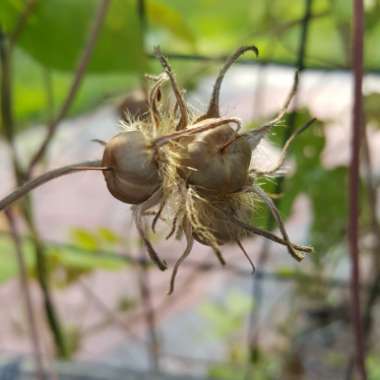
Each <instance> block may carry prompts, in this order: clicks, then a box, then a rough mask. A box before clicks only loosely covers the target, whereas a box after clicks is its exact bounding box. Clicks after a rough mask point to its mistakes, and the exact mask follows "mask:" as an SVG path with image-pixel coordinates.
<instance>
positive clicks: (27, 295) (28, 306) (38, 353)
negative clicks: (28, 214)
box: [5, 210, 46, 380]
mask: <svg viewBox="0 0 380 380" xmlns="http://www.w3.org/2000/svg"><path fill="white" fill-rule="evenodd" d="M5 216H6V218H7V220H8V224H9V228H10V234H11V237H12V240H13V243H14V246H15V251H16V258H17V265H18V269H19V280H20V288H21V290H22V292H21V293H22V296H23V298H24V305H25V311H26V316H27V321H28V325H29V326H28V327H29V333H30V340H31V342H32V346H33V355H34V360H35V364H36V369H37V378H38V379H39V380H45V379H46V376H45V372H44V364H43V359H42V347H41V340H40V336H39V334H38V327H37V321H36V315H35V312H34V308H33V301H32V295H31V291H30V286H29V280H28V270H27V267H26V263H25V259H24V254H23V251H22V242H21V239H20V235H19V233H18V231H17V227H16V221H15V218H14V216H13V213H12V211H11V210H7V211H6V212H5Z"/></svg>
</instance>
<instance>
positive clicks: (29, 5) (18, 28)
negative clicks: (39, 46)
mask: <svg viewBox="0 0 380 380" xmlns="http://www.w3.org/2000/svg"><path fill="white" fill-rule="evenodd" d="M37 3H38V0H28V1H27V2H26V4H25V8H24V9H23V11H22V12H21V14H20V16H19V18H18V20H17V23H16V25H15V27H14V29H13V31H12V33H11V34H10V38H9V48H10V49H11V50H12V49H13V47H14V46H15V45H16V43H17V41H18V40H19V38H20V36H21V34H22V33H23V31H24V30H25V27H26V25H27V23H28V19H29V17H30V15H31V14H32V13H33V11H34V9H35V7H36V5H37Z"/></svg>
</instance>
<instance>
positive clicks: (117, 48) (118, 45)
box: [0, 0, 146, 72]
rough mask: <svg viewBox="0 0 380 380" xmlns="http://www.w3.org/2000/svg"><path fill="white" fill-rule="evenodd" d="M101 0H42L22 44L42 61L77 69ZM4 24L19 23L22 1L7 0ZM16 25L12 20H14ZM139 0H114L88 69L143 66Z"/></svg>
mask: <svg viewBox="0 0 380 380" xmlns="http://www.w3.org/2000/svg"><path fill="white" fill-rule="evenodd" d="M98 4H99V1H98V0H80V1H78V0H65V1H61V0H40V1H38V3H37V5H36V7H35V10H34V11H33V14H32V15H31V17H30V18H29V20H28V23H27V25H26V28H25V30H24V32H23V33H22V35H21V37H20V39H19V41H18V44H19V45H20V46H21V47H22V48H23V49H25V50H26V51H27V52H28V53H29V54H30V55H31V56H32V57H34V58H35V59H36V60H37V61H39V62H40V63H41V64H42V65H44V66H46V67H50V68H53V69H57V70H66V71H72V70H74V68H75V67H76V64H77V61H78V58H79V56H80V54H81V52H82V50H83V47H84V46H85V44H86V41H87V38H88V33H89V29H90V27H91V23H92V22H93V21H94V15H95V11H96V8H97V6H98ZM0 14H1V15H2V16H0V23H1V25H3V27H4V28H6V30H8V31H10V30H12V29H13V28H14V25H15V23H16V21H17V20H18V17H19V15H20V6H19V2H15V1H12V0H2V1H1V3H0ZM11 24H12V25H11ZM145 67H146V62H145V57H144V54H143V44H142V36H141V31H140V24H139V20H138V16H137V11H136V1H135V0H113V1H112V2H111V5H110V7H109V10H108V13H107V17H106V19H105V21H104V24H103V26H102V29H101V32H100V34H99V37H98V40H97V42H96V47H95V49H94V52H93V54H92V58H91V61H90V64H89V66H88V71H89V72H115V71H119V72H125V71H135V72H141V71H144V70H145Z"/></svg>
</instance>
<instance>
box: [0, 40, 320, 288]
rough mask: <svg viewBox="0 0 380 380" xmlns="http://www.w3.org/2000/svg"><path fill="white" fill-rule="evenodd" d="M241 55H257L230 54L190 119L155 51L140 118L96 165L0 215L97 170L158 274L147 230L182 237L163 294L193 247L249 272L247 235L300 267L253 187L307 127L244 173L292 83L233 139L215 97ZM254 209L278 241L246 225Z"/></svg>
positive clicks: (298, 252)
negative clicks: (283, 250)
mask: <svg viewBox="0 0 380 380" xmlns="http://www.w3.org/2000/svg"><path fill="white" fill-rule="evenodd" d="M247 51H253V52H254V53H256V54H258V51H257V48H256V47H255V46H246V47H241V48H239V49H237V50H236V52H235V53H234V54H232V55H231V57H230V58H228V59H227V61H226V62H225V64H224V65H223V67H222V68H221V70H220V72H219V75H218V76H217V79H216V81H215V84H214V86H213V89H212V95H211V99H210V102H209V105H208V108H207V111H206V112H205V113H204V114H200V115H196V114H194V112H190V110H189V107H188V106H187V104H186V101H185V99H184V96H183V91H182V90H181V89H180V87H179V86H178V84H177V81H176V77H175V75H174V73H173V71H172V69H171V66H170V64H169V62H168V61H167V59H166V58H165V57H164V56H163V55H162V54H161V53H160V51H159V49H157V50H156V56H157V57H158V59H159V60H160V63H161V65H162V67H163V72H162V73H161V74H160V75H159V76H156V77H152V76H148V78H149V79H150V80H153V84H152V86H151V88H150V90H149V93H148V96H147V105H148V107H147V108H148V109H147V112H146V113H144V112H143V111H142V110H141V109H140V111H139V112H140V115H139V117H138V118H133V117H131V118H130V120H126V121H125V122H123V130H122V131H121V132H120V133H119V134H117V135H116V136H114V137H113V138H111V139H110V141H108V142H106V143H104V145H105V148H104V153H103V158H102V161H101V162H99V161H94V162H85V163H82V164H75V165H69V166H67V167H63V168H59V169H56V170H53V171H51V172H48V173H45V174H43V175H41V176H40V177H37V178H35V179H34V180H31V181H29V182H28V183H26V184H25V185H23V186H22V187H21V188H19V189H17V190H16V191H14V192H13V193H12V194H10V195H9V196H8V197H6V198H4V199H3V200H1V201H0V210H1V209H4V208H6V207H8V206H9V205H10V204H11V203H12V202H14V201H15V200H17V199H19V198H20V197H21V196H23V195H25V194H26V193H27V192H29V191H31V190H32V189H34V188H35V187H37V186H40V185H41V184H43V183H45V182H47V181H50V180H51V179H53V178H56V177H58V176H61V175H65V174H68V173H72V172H74V171H77V170H101V171H102V172H103V174H104V178H105V181H106V185H107V188H108V190H109V191H110V193H111V194H112V195H113V196H114V197H115V198H117V199H118V200H120V201H122V202H124V203H128V204H132V205H133V206H132V207H133V216H134V221H135V224H136V227H137V230H138V232H139V234H140V237H141V239H142V241H143V242H144V244H145V246H146V248H147V251H148V254H149V255H150V257H151V259H152V260H153V261H154V262H155V263H156V265H157V266H158V267H159V268H160V269H161V270H165V269H166V268H167V264H166V262H165V261H163V260H162V259H161V258H160V257H159V255H158V253H157V252H156V251H155V249H154V248H153V246H152V244H151V241H150V239H149V233H150V230H151V231H152V232H155V229H156V225H157V223H159V222H162V221H164V222H165V223H167V224H169V227H170V232H169V234H168V236H167V239H169V238H170V237H172V236H179V235H184V236H185V239H186V246H185V249H184V251H183V253H182V255H180V257H179V258H178V260H177V261H176V263H175V265H174V267H173V272H172V277H171V282H170V291H169V292H170V293H171V292H173V290H174V283H175V277H176V274H177V272H178V269H179V267H180V265H181V263H182V262H183V261H184V260H185V258H186V257H187V256H188V255H189V254H190V252H191V250H192V247H193V243H194V240H197V241H198V242H200V243H202V244H205V245H207V246H210V247H211V248H212V250H213V251H214V253H215V254H216V256H217V258H218V259H219V261H220V262H221V263H222V264H225V261H224V258H223V256H222V254H221V251H220V246H221V245H223V244H225V243H228V242H233V243H236V244H238V246H239V247H240V248H241V250H242V251H243V253H244V255H245V256H246V257H247V259H248V260H249V261H250V263H251V265H252V268H253V270H254V265H253V262H252V261H251V259H250V258H249V256H248V254H247V252H246V251H245V249H244V247H243V245H242V243H241V241H242V240H243V239H244V238H245V237H246V236H250V235H253V234H256V235H261V236H264V237H265V238H267V239H270V240H272V241H275V242H277V243H279V244H282V245H284V246H286V247H287V249H288V251H289V253H290V254H291V255H292V256H293V257H294V258H295V259H296V260H298V261H300V260H302V259H303V257H304V254H305V253H310V252H311V251H312V248H310V247H305V246H299V245H296V244H293V243H292V242H291V241H290V239H289V236H288V234H287V232H286V230H285V227H284V224H283V222H282V220H281V217H280V214H279V212H278V210H277V208H276V206H275V205H274V203H273V201H272V200H271V198H270V197H269V196H268V195H267V194H266V193H265V192H264V191H263V190H262V189H261V188H260V186H259V185H258V179H259V178H260V177H262V176H267V175H271V174H273V173H276V172H277V171H278V169H279V168H281V166H282V164H283V162H284V160H285V156H286V151H287V148H288V146H289V144H290V143H291V141H292V140H293V139H294V138H295V137H296V136H297V134H298V133H300V132H302V131H303V129H305V128H307V127H308V126H309V125H310V124H311V122H312V121H313V120H311V121H310V122H309V123H308V124H306V125H305V126H304V127H303V128H301V129H300V130H298V131H296V132H295V133H294V134H293V135H292V136H291V137H290V138H289V140H288V141H287V142H286V144H285V146H284V147H283V150H282V153H281V156H280V159H279V160H278V162H277V163H276V165H274V167H273V168H271V169H269V170H259V169H258V168H254V167H251V156H252V151H253V150H254V149H255V148H256V146H257V145H258V143H259V142H260V141H261V139H262V138H263V137H265V135H266V134H267V133H268V132H269V131H270V130H271V129H272V128H273V127H275V126H276V125H278V122H279V121H280V120H281V119H282V117H283V116H284V114H285V113H286V111H287V108H288V105H289V103H290V101H291V99H292V97H293V95H294V92H295V88H296V84H297V75H296V77H295V81H294V86H293V88H292V91H291V92H290V94H289V96H288V98H287V100H286V102H285V105H284V107H283V108H282V110H281V111H280V113H279V114H278V116H277V117H276V118H275V119H273V120H272V121H270V122H268V123H267V124H265V125H264V126H262V127H260V128H257V129H254V130H252V131H249V132H245V133H244V132H243V133H239V131H240V127H241V122H240V120H239V119H238V118H236V117H225V116H221V115H220V111H219V95H220V89H221V85H222V82H223V78H224V76H225V74H226V72H227V71H228V69H229V68H230V67H231V66H232V64H233V63H234V62H236V60H237V59H238V58H239V57H240V56H241V55H242V54H244V53H245V52H247ZM167 83H170V92H171V93H172V94H173V95H174V96H173V98H174V104H173V105H172V106H171V105H170V102H168V101H166V99H164V100H162V89H163V86H164V85H165V84H167ZM258 202H262V203H264V204H265V205H266V206H267V207H268V208H269V210H270V211H271V213H272V215H273V218H274V219H275V221H276V222H277V225H278V227H279V229H280V232H281V235H282V236H281V237H279V236H277V235H274V234H272V233H271V232H269V231H265V230H261V229H259V228H257V227H256V226H254V225H252V223H251V219H252V214H253V212H255V209H256V204H257V203H258ZM152 214H153V220H151V224H150V223H148V221H150V220H148V218H152ZM164 215H165V217H163V216H164ZM149 226H150V227H149Z"/></svg>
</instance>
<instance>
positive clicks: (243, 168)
mask: <svg viewBox="0 0 380 380" xmlns="http://www.w3.org/2000/svg"><path fill="white" fill-rule="evenodd" d="M234 139H235V140H234ZM233 140H234V141H233ZM231 141H233V142H232V143H230V142H231ZM182 149H183V151H182V152H181V154H180V156H181V158H180V167H181V170H180V173H181V175H182V176H183V177H184V178H185V179H186V181H187V182H188V183H189V184H190V185H194V186H197V187H199V189H204V190H206V191H211V192H218V193H233V192H236V191H239V190H241V189H242V188H243V187H244V186H245V185H246V183H247V179H248V171H249V165H250V162H251V155H252V151H251V147H250V145H249V143H248V142H247V140H246V139H245V138H240V137H238V138H236V132H235V131H234V130H233V129H232V128H231V127H230V126H229V125H223V126H220V127H218V128H215V129H211V130H208V131H206V132H203V133H199V134H198V135H194V136H193V137H192V138H191V139H190V138H186V140H185V141H183V143H182Z"/></svg>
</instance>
